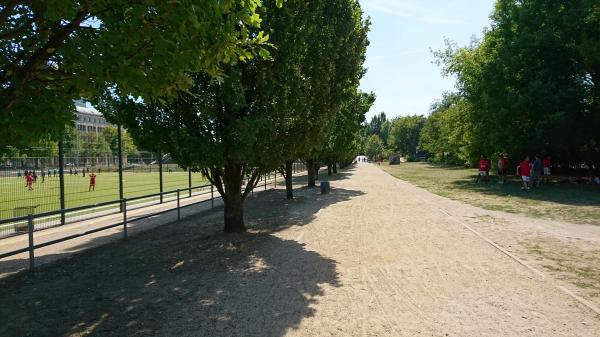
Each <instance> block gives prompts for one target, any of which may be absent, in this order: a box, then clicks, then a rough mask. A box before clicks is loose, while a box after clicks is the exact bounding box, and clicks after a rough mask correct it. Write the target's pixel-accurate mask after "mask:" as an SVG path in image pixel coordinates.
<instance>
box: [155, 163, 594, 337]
mask: <svg viewBox="0 0 600 337" xmlns="http://www.w3.org/2000/svg"><path fill="white" fill-rule="evenodd" d="M333 186H334V191H333V193H332V195H329V196H325V197H322V198H319V199H321V200H318V199H317V200H315V201H314V202H325V203H327V204H330V205H329V206H327V207H324V208H322V209H320V210H319V211H318V212H317V213H316V214H315V217H314V219H311V221H310V222H308V223H304V224H303V226H296V227H291V228H289V229H286V230H283V231H280V232H278V233H276V234H274V236H275V237H277V238H278V239H280V240H283V242H292V243H295V242H297V243H300V244H301V245H302V248H303V250H304V251H305V252H304V253H303V254H298V252H297V251H296V250H295V249H292V250H288V249H281V250H279V249H272V250H270V249H267V251H264V252H262V253H261V254H260V256H259V257H257V259H256V261H255V263H254V265H253V266H251V267H250V269H252V270H254V269H253V268H256V269H258V270H260V271H262V272H261V273H260V274H259V275H260V277H259V280H260V281H253V280H252V278H254V277H258V276H256V274H252V276H251V277H250V280H240V279H236V278H231V279H227V280H220V281H221V282H223V284H222V285H221V288H224V289H228V288H229V287H231V288H236V287H240V288H242V289H243V288H245V287H248V286H252V288H251V289H248V290H247V291H242V292H241V294H236V293H235V292H234V293H232V294H229V293H227V294H225V293H222V295H219V296H217V297H218V298H217V299H215V298H214V296H212V295H211V294H209V293H207V294H205V293H204V292H203V291H201V292H199V294H204V295H207V298H206V299H205V300H202V299H200V300H199V301H198V302H196V303H195V304H194V305H192V306H191V307H188V308H187V309H188V310H186V311H185V312H183V313H182V312H178V313H175V314H174V315H171V316H170V318H171V319H168V320H167V322H174V323H173V324H168V323H167V324H166V325H165V326H164V327H163V328H162V329H161V331H160V332H159V333H158V334H157V335H164V336H166V335H181V336H198V335H207V336H208V335H210V336H280V335H281V336H418V335H422V336H465V337H466V336H598V334H599V332H600V317H598V315H597V314H595V313H594V312H593V311H592V310H590V309H589V308H588V307H586V306H584V305H582V304H581V303H579V302H577V301H576V300H574V299H573V298H572V297H571V296H569V295H567V294H565V293H564V292H562V291H559V290H557V288H556V285H555V281H554V279H551V278H548V277H545V278H544V277H541V276H540V275H538V274H537V273H535V272H532V271H531V270H530V269H528V268H526V267H524V266H523V265H521V264H519V263H518V262H516V261H515V260H514V259H512V258H510V257H509V256H507V255H506V254H504V253H502V252H501V251H499V250H497V249H496V248H494V247H493V246H491V245H490V244H489V243H487V242H485V241H484V240H482V239H481V238H480V237H478V236H477V235H475V234H474V233H472V232H471V231H469V230H467V229H465V228H464V227H462V226H461V225H460V224H459V223H457V221H456V218H458V219H466V220H467V221H470V222H471V223H474V224H477V221H479V219H480V217H481V214H480V212H481V210H480V209H477V208H470V207H466V206H463V205H462V204H459V203H454V202H450V201H448V200H446V199H443V198H439V197H437V196H435V195H432V194H430V193H428V192H426V191H424V190H421V189H418V188H416V187H414V186H412V185H410V184H408V183H405V182H402V181H399V180H397V179H395V178H393V177H391V176H389V175H388V174H386V173H384V172H382V171H381V170H379V169H378V168H376V167H374V166H371V165H362V166H359V167H357V168H356V169H355V170H353V171H351V172H349V174H348V177H347V179H343V180H340V181H336V182H333ZM310 197H311V196H310V195H309V196H300V198H299V199H300V202H296V205H297V206H298V207H296V208H295V209H293V210H291V215H292V216H293V215H294V214H298V215H300V214H307V213H308V214H310V213H311V212H312V211H311V210H310V208H311V207H315V206H314V204H313V202H311V201H309V200H310ZM306 208H309V209H306ZM440 208H442V209H444V208H445V209H447V211H449V212H450V216H448V215H446V214H445V213H443V212H440ZM455 217H456V218H455ZM509 217H510V218H511V220H515V219H516V218H515V217H512V216H509ZM474 219H475V221H473V220H474ZM533 222H535V221H533ZM527 225H531V226H532V227H531V229H529V230H531V231H534V230H535V227H536V226H538V227H543V224H539V223H538V224H535V223H533V224H532V221H529V222H528V223H527ZM556 230H557V232H558V233H560V232H561V230H565V231H567V230H568V229H567V228H562V229H556ZM581 234H584V233H581ZM598 234H599V231H598V230H596V231H594V235H595V236H596V238H598ZM507 235H508V234H507ZM584 236H585V235H584ZM307 254H308V257H307V256H306V255H307ZM313 254H314V256H313ZM274 261H275V262H274ZM281 265H285V267H283V268H282V267H281ZM275 273H286V274H288V275H279V276H275V275H274V274H275ZM270 282H283V284H270ZM256 287H257V288H256ZM237 295H240V296H242V298H243V300H241V299H240V298H235V297H236V296H237ZM244 296H248V297H247V298H245V299H244ZM200 298H202V295H200ZM246 301H248V302H246ZM295 301H302V302H305V304H306V308H304V309H303V312H302V313H300V314H299V313H298V312H294V310H298V308H297V305H295V304H294V302H295ZM249 303H253V304H254V307H253V308H252V313H251V314H248V313H243V310H244V309H245V310H247V309H248V307H247V306H248V305H249ZM240 304H242V305H241V306H240ZM298 316H300V317H298ZM290 317H293V318H294V319H292V320H290V319H289V318H290ZM290 321H291V322H292V323H293V324H290ZM182 322H191V323H190V324H181V323H182ZM205 323H206V324H208V325H204V324H205ZM282 323H284V325H283V326H280V325H281V324H282ZM266 327H268V328H266ZM205 329H209V330H210V332H209V333H206V334H203V333H199V331H204V332H206V330H205Z"/></svg>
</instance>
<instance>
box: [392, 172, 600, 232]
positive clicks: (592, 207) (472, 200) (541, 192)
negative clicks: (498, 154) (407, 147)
mask: <svg viewBox="0 0 600 337" xmlns="http://www.w3.org/2000/svg"><path fill="white" fill-rule="evenodd" d="M381 168H382V169H383V170H385V171H386V172H388V173H390V174H391V175H393V176H394V177H397V178H400V179H402V180H406V181H408V182H410V183H412V184H414V185H416V186H419V187H422V188H425V189H427V190H429V191H431V192H433V193H435V194H438V195H440V196H443V197H447V198H450V199H454V200H459V201H462V202H465V203H468V204H471V205H474V206H478V207H482V208H485V209H489V210H495V211H503V212H509V213H519V214H525V215H528V216H532V217H537V218H546V219H556V220H564V221H568V222H572V223H582V224H593V225H600V188H598V187H597V186H592V185H576V184H559V183H556V182H551V183H550V184H547V185H543V186H541V187H540V188H537V189H534V190H531V191H529V192H525V191H522V190H521V189H520V180H517V179H516V177H513V178H512V179H509V181H508V182H507V183H506V184H498V183H497V177H495V176H492V177H491V181H490V182H489V183H484V182H481V181H480V182H479V183H475V177H476V174H477V171H476V170H475V169H465V168H460V167H442V166H436V165H431V164H426V163H402V164H401V165H396V166H390V165H382V166H381Z"/></svg>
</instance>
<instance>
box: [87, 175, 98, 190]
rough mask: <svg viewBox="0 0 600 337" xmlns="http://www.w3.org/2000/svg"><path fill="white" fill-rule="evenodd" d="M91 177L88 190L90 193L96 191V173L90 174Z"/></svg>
mask: <svg viewBox="0 0 600 337" xmlns="http://www.w3.org/2000/svg"><path fill="white" fill-rule="evenodd" d="M89 176H90V188H89V189H88V192H89V191H95V190H96V174H95V173H94V172H92V173H90V174H89Z"/></svg>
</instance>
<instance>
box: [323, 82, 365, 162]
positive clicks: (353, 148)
mask: <svg viewBox="0 0 600 337" xmlns="http://www.w3.org/2000/svg"><path fill="white" fill-rule="evenodd" d="M374 102H375V95H374V94H373V93H364V92H357V93H356V94H355V96H354V97H353V98H352V99H350V100H348V101H347V102H346V103H344V105H343V106H342V109H341V110H340V112H339V113H337V114H336V117H335V120H334V121H333V124H332V127H331V129H330V131H329V138H328V140H327V144H326V146H325V149H324V150H323V151H322V152H321V154H320V156H319V158H320V159H321V160H322V161H324V162H325V163H326V164H327V165H328V167H329V169H330V171H331V168H333V169H334V171H336V165H337V163H350V162H351V161H352V160H353V159H354V158H355V157H356V156H357V155H358V154H359V150H360V131H361V124H362V123H363V122H364V120H365V114H366V113H367V112H368V111H369V109H371V106H372V105H373V103H374Z"/></svg>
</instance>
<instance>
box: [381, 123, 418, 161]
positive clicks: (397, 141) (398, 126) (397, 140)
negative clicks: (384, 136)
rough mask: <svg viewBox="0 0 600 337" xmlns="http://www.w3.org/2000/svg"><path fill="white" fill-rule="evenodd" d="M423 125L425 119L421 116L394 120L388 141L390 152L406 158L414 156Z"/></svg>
mask: <svg viewBox="0 0 600 337" xmlns="http://www.w3.org/2000/svg"><path fill="white" fill-rule="evenodd" d="M424 124H425V117H423V116H417V115H414V116H404V117H398V118H396V119H394V120H393V121H392V129H391V130H390V136H389V140H388V144H389V145H390V147H391V148H392V150H393V151H397V152H400V153H402V154H403V155H406V156H410V157H414V156H416V154H417V150H418V146H419V138H420V135H421V129H422V128H423V125H424Z"/></svg>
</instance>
